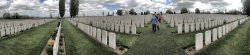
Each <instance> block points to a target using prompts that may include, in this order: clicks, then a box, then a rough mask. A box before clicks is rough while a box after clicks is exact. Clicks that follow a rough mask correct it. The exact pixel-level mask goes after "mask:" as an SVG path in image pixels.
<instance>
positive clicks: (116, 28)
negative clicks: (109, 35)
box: [115, 24, 120, 32]
mask: <svg viewBox="0 0 250 55" xmlns="http://www.w3.org/2000/svg"><path fill="white" fill-rule="evenodd" d="M119 25H120V24H115V31H116V32H119Z"/></svg>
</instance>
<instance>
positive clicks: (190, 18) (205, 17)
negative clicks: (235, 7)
mask: <svg viewBox="0 0 250 55" xmlns="http://www.w3.org/2000/svg"><path fill="white" fill-rule="evenodd" d="M163 17H164V20H165V21H167V23H169V24H171V27H174V26H177V24H179V23H195V22H205V21H213V20H223V21H224V20H225V22H226V23H229V22H232V21H235V20H237V19H241V18H244V17H246V15H218V14H167V15H163Z"/></svg>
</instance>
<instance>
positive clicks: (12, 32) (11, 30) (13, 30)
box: [10, 26, 15, 34]
mask: <svg viewBox="0 0 250 55" xmlns="http://www.w3.org/2000/svg"><path fill="white" fill-rule="evenodd" d="M14 33H15V29H14V27H13V26H11V27H10V34H14Z"/></svg>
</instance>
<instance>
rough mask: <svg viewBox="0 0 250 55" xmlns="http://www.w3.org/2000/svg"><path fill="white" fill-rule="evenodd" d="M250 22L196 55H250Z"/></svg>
mask: <svg viewBox="0 0 250 55" xmlns="http://www.w3.org/2000/svg"><path fill="white" fill-rule="evenodd" d="M249 24H250V20H247V21H246V22H245V23H243V24H242V25H240V26H239V27H238V28H236V29H235V30H233V31H232V32H230V33H228V35H226V36H224V38H223V39H220V40H218V42H217V43H214V44H213V45H211V46H209V47H208V48H206V49H205V50H203V51H201V52H199V53H197V54H196V55H249V54H250V25H249Z"/></svg>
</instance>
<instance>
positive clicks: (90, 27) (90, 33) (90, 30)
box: [89, 26, 93, 36]
mask: <svg viewBox="0 0 250 55" xmlns="http://www.w3.org/2000/svg"><path fill="white" fill-rule="evenodd" d="M92 28H93V27H92V26H89V36H92Z"/></svg>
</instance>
